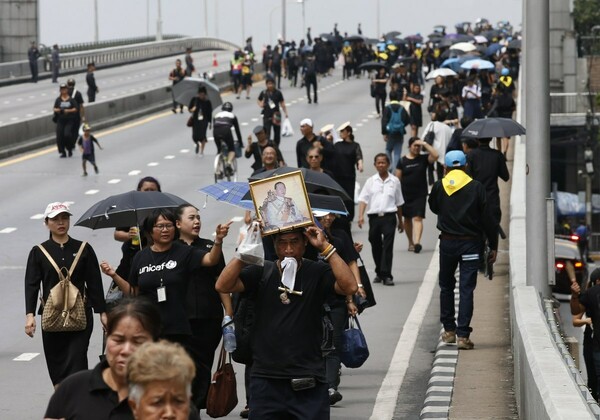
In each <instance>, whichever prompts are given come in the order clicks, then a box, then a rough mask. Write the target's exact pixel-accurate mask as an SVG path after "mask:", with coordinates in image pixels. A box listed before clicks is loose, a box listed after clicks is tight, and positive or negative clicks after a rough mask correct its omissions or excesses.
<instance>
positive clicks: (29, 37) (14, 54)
mask: <svg viewBox="0 0 600 420" xmlns="http://www.w3.org/2000/svg"><path fill="white" fill-rule="evenodd" d="M38 40H39V32H38V1H37V0H0V62H7V61H19V60H26V59H27V50H28V49H29V46H30V44H31V41H36V42H37V41H38Z"/></svg>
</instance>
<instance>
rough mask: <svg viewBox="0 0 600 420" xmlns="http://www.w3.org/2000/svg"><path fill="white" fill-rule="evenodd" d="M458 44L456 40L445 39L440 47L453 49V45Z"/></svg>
mask: <svg viewBox="0 0 600 420" xmlns="http://www.w3.org/2000/svg"><path fill="white" fill-rule="evenodd" d="M457 42H458V41H456V40H455V39H454V38H444V39H442V40H441V41H440V43H439V45H438V46H439V47H440V48H444V47H451V46H452V45H454V44H456V43H457Z"/></svg>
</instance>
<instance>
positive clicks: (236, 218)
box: [231, 216, 244, 223]
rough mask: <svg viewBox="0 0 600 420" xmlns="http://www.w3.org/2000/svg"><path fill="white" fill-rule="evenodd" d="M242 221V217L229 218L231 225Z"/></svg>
mask: <svg viewBox="0 0 600 420" xmlns="http://www.w3.org/2000/svg"><path fill="white" fill-rule="evenodd" d="M242 220H244V218H243V217H242V216H235V217H232V218H231V221H232V222H233V223H237V222H241V221H242Z"/></svg>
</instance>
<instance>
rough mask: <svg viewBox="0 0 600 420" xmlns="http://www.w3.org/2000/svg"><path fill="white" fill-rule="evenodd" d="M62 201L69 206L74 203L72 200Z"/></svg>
mask: <svg viewBox="0 0 600 420" xmlns="http://www.w3.org/2000/svg"><path fill="white" fill-rule="evenodd" d="M64 203H65V204H66V205H67V206H69V207H71V206H72V205H73V204H75V202H74V201H65V202H64Z"/></svg>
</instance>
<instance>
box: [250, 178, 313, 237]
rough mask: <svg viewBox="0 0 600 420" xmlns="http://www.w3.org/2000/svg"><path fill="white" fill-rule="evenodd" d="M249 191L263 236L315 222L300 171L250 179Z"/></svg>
mask: <svg viewBox="0 0 600 420" xmlns="http://www.w3.org/2000/svg"><path fill="white" fill-rule="evenodd" d="M249 185H250V194H251V195H252V202H253V203H254V209H255V210H256V215H257V217H258V219H259V220H260V221H262V223H263V230H262V234H263V236H267V235H272V234H274V233H280V232H285V231H289V230H293V229H297V228H301V227H306V226H311V225H314V224H315V220H314V218H313V214H312V209H311V207H310V202H309V201H308V194H307V192H306V185H305V184H304V177H303V176H302V172H301V171H294V172H289V173H287V174H283V175H277V176H273V177H270V178H265V179H261V180H258V181H254V182H251V183H250V184H249Z"/></svg>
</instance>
